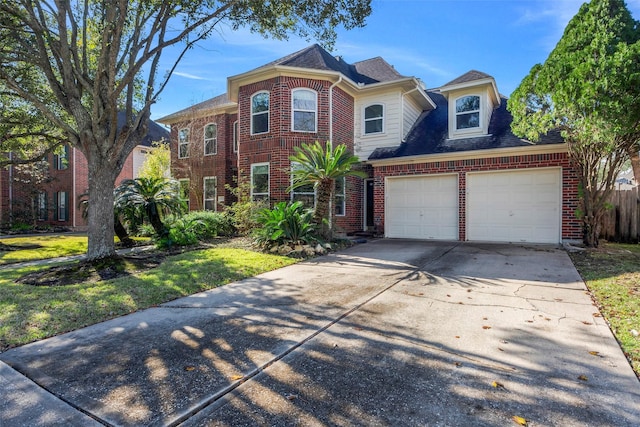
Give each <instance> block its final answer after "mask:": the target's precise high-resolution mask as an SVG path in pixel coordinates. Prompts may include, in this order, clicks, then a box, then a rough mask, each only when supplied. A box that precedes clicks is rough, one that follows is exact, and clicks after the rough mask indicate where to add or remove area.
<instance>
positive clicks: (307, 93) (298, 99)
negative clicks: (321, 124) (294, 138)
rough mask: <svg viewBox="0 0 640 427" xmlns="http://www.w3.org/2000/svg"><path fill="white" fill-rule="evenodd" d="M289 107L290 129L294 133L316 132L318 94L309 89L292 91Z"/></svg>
mask: <svg viewBox="0 0 640 427" xmlns="http://www.w3.org/2000/svg"><path fill="white" fill-rule="evenodd" d="M291 107H292V114H291V120H292V121H291V128H292V129H293V130H294V131H296V132H316V127H317V117H318V94H317V93H316V92H315V91H313V90H310V89H294V90H292V91H291Z"/></svg>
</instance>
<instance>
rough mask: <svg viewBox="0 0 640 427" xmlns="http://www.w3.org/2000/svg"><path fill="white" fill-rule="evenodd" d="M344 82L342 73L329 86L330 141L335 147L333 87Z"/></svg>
mask: <svg viewBox="0 0 640 427" xmlns="http://www.w3.org/2000/svg"><path fill="white" fill-rule="evenodd" d="M340 83H342V75H340V77H338V80H337V81H336V82H335V83H334V84H332V85H331V86H329V143H330V144H331V147H332V148H333V88H334V87H336V86H337V85H339V84H340Z"/></svg>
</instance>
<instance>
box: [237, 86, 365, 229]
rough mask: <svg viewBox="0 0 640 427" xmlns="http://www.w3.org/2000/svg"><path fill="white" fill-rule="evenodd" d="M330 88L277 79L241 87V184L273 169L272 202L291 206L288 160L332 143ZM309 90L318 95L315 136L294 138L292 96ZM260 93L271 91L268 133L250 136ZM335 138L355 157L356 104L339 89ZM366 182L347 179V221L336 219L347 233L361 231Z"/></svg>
mask: <svg viewBox="0 0 640 427" xmlns="http://www.w3.org/2000/svg"><path fill="white" fill-rule="evenodd" d="M330 87H331V82H329V81H324V80H314V79H302V78H292V77H278V78H273V79H270V80H265V81H261V82H257V83H254V84H251V85H247V86H242V87H240V89H239V94H238V99H239V103H238V112H239V117H240V119H239V136H240V144H239V155H238V159H239V163H238V170H239V180H241V181H248V180H249V179H250V177H251V165H252V164H255V163H265V162H268V163H269V172H270V175H269V181H270V200H271V201H272V202H279V201H286V200H290V194H289V193H288V192H287V188H288V187H289V186H290V185H291V175H290V172H289V169H290V163H291V162H290V160H289V156H290V155H291V154H293V153H294V147H299V146H300V145H302V144H305V143H306V144H311V143H313V142H315V141H320V142H321V143H324V142H325V141H327V140H329V138H330V126H329V113H330V109H329V89H330ZM296 88H310V89H313V90H314V91H316V92H317V94H318V98H317V99H318V106H317V107H318V117H317V123H318V125H317V129H316V131H317V132H314V133H306V132H293V131H292V130H291V91H292V90H293V89H296ZM259 91H268V92H269V95H270V99H269V101H270V104H269V132H268V133H263V134H258V135H251V128H250V127H251V119H250V118H251V96H252V95H253V94H255V93H256V92H259ZM332 98H333V99H332V101H333V111H332V113H333V136H334V138H333V139H334V141H333V143H334V144H335V145H337V144H346V145H347V148H348V150H349V151H351V152H353V126H354V124H353V117H354V112H353V108H354V102H353V98H352V97H351V96H350V95H348V94H347V93H346V92H344V91H342V90H341V89H338V88H333V95H332ZM362 188H363V187H362V180H361V179H360V178H348V179H347V192H346V200H347V201H346V215H345V216H338V217H336V225H337V226H338V227H339V228H340V229H342V230H344V231H345V232H351V231H358V230H361V229H362Z"/></svg>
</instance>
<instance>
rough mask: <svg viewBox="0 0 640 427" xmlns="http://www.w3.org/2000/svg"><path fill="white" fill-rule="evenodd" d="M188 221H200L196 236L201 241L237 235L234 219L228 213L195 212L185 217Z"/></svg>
mask: <svg viewBox="0 0 640 427" xmlns="http://www.w3.org/2000/svg"><path fill="white" fill-rule="evenodd" d="M183 218H184V219H185V220H187V221H199V222H200V223H201V226H199V227H197V229H196V230H195V231H196V234H197V236H198V238H199V239H207V238H211V237H217V236H232V235H233V234H234V233H235V227H234V226H233V218H232V217H231V215H230V214H229V213H227V212H213V211H193V212H189V213H188V214H186V215H185V216H184V217H183Z"/></svg>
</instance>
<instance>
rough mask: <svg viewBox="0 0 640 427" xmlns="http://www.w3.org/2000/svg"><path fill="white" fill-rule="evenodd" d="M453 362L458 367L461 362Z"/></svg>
mask: <svg viewBox="0 0 640 427" xmlns="http://www.w3.org/2000/svg"><path fill="white" fill-rule="evenodd" d="M453 364H454V365H456V366H457V367H458V368H459V367H460V366H462V363H460V362H454V363H453Z"/></svg>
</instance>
